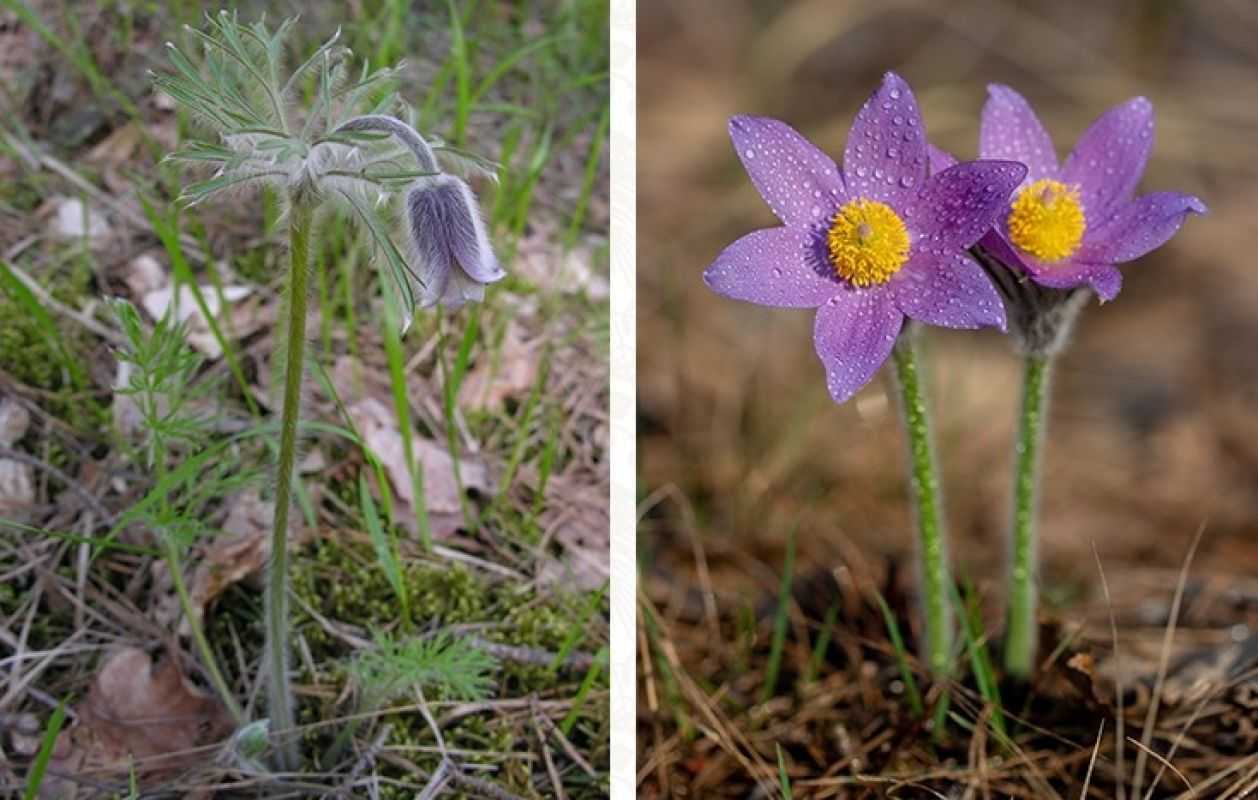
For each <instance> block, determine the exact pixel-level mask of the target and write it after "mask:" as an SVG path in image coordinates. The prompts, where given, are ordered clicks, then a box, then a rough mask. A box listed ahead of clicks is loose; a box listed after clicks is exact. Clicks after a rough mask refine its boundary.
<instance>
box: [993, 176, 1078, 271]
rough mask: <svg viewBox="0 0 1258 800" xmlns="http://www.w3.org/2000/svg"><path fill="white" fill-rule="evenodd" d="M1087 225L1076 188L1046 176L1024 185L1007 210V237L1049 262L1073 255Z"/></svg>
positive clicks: (1028, 251) (1021, 247)
mask: <svg viewBox="0 0 1258 800" xmlns="http://www.w3.org/2000/svg"><path fill="white" fill-rule="evenodd" d="M1087 226H1088V225H1087V220H1086V218H1085V217H1084V215H1083V206H1082V205H1081V204H1080V203H1079V190H1078V188H1077V187H1074V186H1067V185H1066V184H1064V183H1061V182H1060V181H1055V180H1051V179H1049V178H1043V179H1041V180H1038V181H1036V182H1034V183H1032V184H1031V185H1030V186H1027V187H1026V188H1025V189H1023V190H1022V191H1021V192H1020V193H1019V194H1018V197H1017V198H1016V199H1015V200H1014V201H1013V206H1012V207H1011V208H1010V211H1009V239H1010V240H1011V241H1012V242H1013V243H1014V244H1015V245H1017V246H1018V247H1019V248H1020V249H1022V250H1023V251H1025V252H1027V253H1030V254H1031V255H1033V256H1035V257H1036V258H1038V259H1039V260H1041V261H1047V262H1049V263H1052V262H1054V261H1061V260H1062V259H1063V258H1066V257H1068V256H1071V255H1073V254H1074V252H1075V251H1076V250H1078V249H1079V243H1080V242H1082V241H1083V232H1084V231H1085V230H1086V229H1087Z"/></svg>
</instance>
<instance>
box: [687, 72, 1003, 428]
mask: <svg viewBox="0 0 1258 800" xmlns="http://www.w3.org/2000/svg"><path fill="white" fill-rule="evenodd" d="M729 130H730V138H731V139H732V140H733V143H734V147H735V149H736V150H737V152H738V156H739V158H740V159H741V160H742V162H743V166H744V167H745V169H746V170H747V174H748V175H749V176H750V177H751V180H752V183H753V184H755V187H756V189H757V190H758V191H759V192H760V195H761V196H762V197H764V199H765V200H766V201H767V202H768V204H769V207H770V208H771V209H772V210H773V213H774V214H776V215H777V217H778V218H779V219H780V220H782V222H783V226H782V227H778V228H769V229H765V230H758V231H755V232H753V233H751V234H748V235H747V236H744V237H743V238H741V239H739V240H738V241H736V242H734V243H733V244H732V245H730V246H729V247H727V248H726V249H725V251H724V252H722V253H721V254H720V255H719V256H718V257H717V259H716V261H715V262H713V263H712V265H711V266H710V267H708V269H707V271H706V272H705V273H704V276H703V278H704V281H705V282H706V283H707V284H708V286H709V287H711V288H712V289H713V290H714V291H716V292H718V293H720V294H722V295H724V296H726V297H731V298H733V299H736V300H745V301H747V302H751V303H757V304H760V305H768V306H778V307H786V308H815V309H817V317H816V322H815V326H814V344H815V346H816V350H817V355H818V356H820V358H821V361H822V363H823V364H824V366H825V369H826V385H827V386H828V388H829V390H830V394H831V396H832V397H833V398H834V400H835V402H838V403H842V402H844V401H845V400H847V399H848V398H849V397H851V396H852V395H853V394H854V393H855V392H856V391H857V390H858V389H860V388H861V387H862V386H864V385H865V384H866V383H868V382H869V380H870V379H871V378H872V377H873V376H874V374H875V373H876V372H877V371H878V368H879V367H880V366H881V365H882V363H883V362H884V361H885V360H886V359H887V356H888V355H890V353H891V348H892V346H893V345H894V344H895V342H896V338H897V337H898V336H899V334H900V330H901V328H902V327H903V325H904V319H905V317H908V318H910V319H914V320H918V321H920V322H924V323H927V324H930V325H940V326H944V327H948V328H978V327H981V326H984V325H994V326H999V327H1000V328H1002V329H1003V328H1004V325H1005V317H1004V308H1003V306H1002V304H1001V302H1000V297H999V295H998V294H997V293H996V291H995V289H994V288H993V287H992V285H991V283H990V282H989V281H988V279H987V277H986V276H985V275H984V273H983V270H982V269H981V268H980V267H979V265H978V264H976V263H975V262H974V261H973V260H972V259H971V258H970V257H969V256H968V255H967V254H966V250H967V249H968V248H969V247H970V246H972V245H973V244H974V243H975V242H977V241H978V239H979V237H980V236H982V235H983V233H984V232H986V231H987V230H988V229H989V228H990V227H991V225H992V224H993V223H994V222H995V221H996V217H997V215H998V214H999V213H1000V212H1001V210H1002V209H1003V208H1005V207H1006V205H1007V203H1008V200H1009V195H1010V193H1011V192H1012V191H1013V189H1014V187H1016V186H1017V185H1018V183H1019V182H1020V181H1021V180H1022V178H1023V176H1024V175H1025V173H1026V168H1025V167H1024V166H1022V165H1021V164H1019V163H1016V162H1012V161H973V162H968V163H964V164H957V165H955V166H952V167H950V168H949V169H946V170H944V171H942V172H940V173H938V174H935V175H929V174H928V151H927V144H926V135H925V131H924V129H923V125H922V120H921V114H920V112H919V110H918V107H917V101H916V99H915V98H914V97H913V93H912V91H911V90H910V89H909V86H908V84H906V83H905V82H904V81H903V80H902V79H901V78H900V77H899V76H898V75H896V74H894V73H890V72H889V73H887V74H886V75H885V76H884V78H883V81H882V85H881V86H880V87H879V89H878V90H877V91H876V92H874V94H873V96H871V97H870V98H869V100H868V101H867V102H866V103H865V105H864V107H863V108H861V110H860V113H859V114H857V116H856V120H855V122H854V123H853V124H852V129H851V131H850V132H849V133H848V139H847V147H846V149H845V150H844V153H843V169H842V171H840V170H839V168H838V167H837V166H836V165H835V163H834V161H832V160H831V159H830V158H829V157H828V156H826V155H825V154H824V153H822V152H821V151H820V150H818V149H817V148H816V147H814V146H813V145H812V144H811V143H809V142H808V141H807V140H806V139H804V138H803V137H802V136H801V135H800V134H799V133H797V132H796V131H795V130H794V129H792V128H791V127H789V126H788V125H786V124H784V123H782V122H779V121H777V120H773V119H767V118H764V117H747V116H740V117H734V118H733V119H731V120H730V123H729Z"/></svg>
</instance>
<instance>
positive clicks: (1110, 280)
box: [1088, 266, 1123, 303]
mask: <svg viewBox="0 0 1258 800" xmlns="http://www.w3.org/2000/svg"><path fill="white" fill-rule="evenodd" d="M1088 284H1089V285H1091V286H1092V291H1094V292H1096V296H1097V297H1099V298H1101V300H1103V301H1104V302H1106V303H1108V302H1109V301H1110V300H1113V299H1114V298H1115V297H1117V296H1118V290H1119V289H1122V288H1123V274H1122V273H1121V272H1119V271H1118V270H1117V269H1115V268H1114V267H1110V266H1101V267H1100V268H1098V269H1096V270H1094V271H1093V272H1091V273H1090V274H1089V275H1088Z"/></svg>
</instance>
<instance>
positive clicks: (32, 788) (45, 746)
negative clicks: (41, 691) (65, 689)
mask: <svg viewBox="0 0 1258 800" xmlns="http://www.w3.org/2000/svg"><path fill="white" fill-rule="evenodd" d="M65 718H66V703H65V701H64V700H62V701H61V702H60V703H58V704H57V708H56V710H55V711H53V712H52V716H51V717H49V719H48V727H47V728H45V729H44V740H43V743H41V744H40V746H39V753H37V754H36V755H35V762H34V763H33V764H31V771H30V772H29V773H27V776H26V792H25V793H24V794H23V795H22V797H23V800H35V798H37V797H38V796H39V787H40V786H41V785H42V784H43V782H44V773H45V772H47V771H48V761H49V760H50V759H51V758H52V748H53V746H54V745H56V743H57V734H59V733H61V725H62V723H63V722H65Z"/></svg>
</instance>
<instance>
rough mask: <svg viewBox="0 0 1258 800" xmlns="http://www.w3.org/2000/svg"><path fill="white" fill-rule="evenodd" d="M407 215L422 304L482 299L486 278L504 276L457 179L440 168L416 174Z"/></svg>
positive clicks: (468, 196) (477, 212) (453, 305)
mask: <svg viewBox="0 0 1258 800" xmlns="http://www.w3.org/2000/svg"><path fill="white" fill-rule="evenodd" d="M406 219H407V227H408V229H409V232H410V238H411V245H412V247H413V248H414V251H415V260H416V261H417V262H418V265H419V274H420V277H421V278H422V282H423V285H424V293H423V296H422V297H421V298H420V301H419V304H420V307H422V308H429V307H431V306H434V305H437V304H441V305H444V306H447V307H450V308H457V307H459V306H461V305H463V304H464V303H467V302H468V301H480V300H482V299H484V297H485V285H486V284H490V283H493V282H495V281H499V280H502V278H504V277H506V274H507V273H506V271H504V270H503V269H502V267H501V266H500V265H499V264H498V259H497V258H496V257H495V256H494V251H493V247H491V246H490V244H489V236H488V235H487V234H486V233H485V223H484V221H483V220H482V219H481V215H480V208H479V206H478V205H477V203H476V198H475V196H474V195H473V194H472V190H471V188H470V187H468V185H467V184H466V183H465V182H463V181H462V180H461V179H459V178H457V177H455V176H453V175H449V174H444V173H443V174H440V175H434V176H430V177H429V176H426V177H422V178H419V179H417V180H416V181H415V185H414V186H413V187H412V188H411V189H410V190H409V191H408V192H407V193H406Z"/></svg>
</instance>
